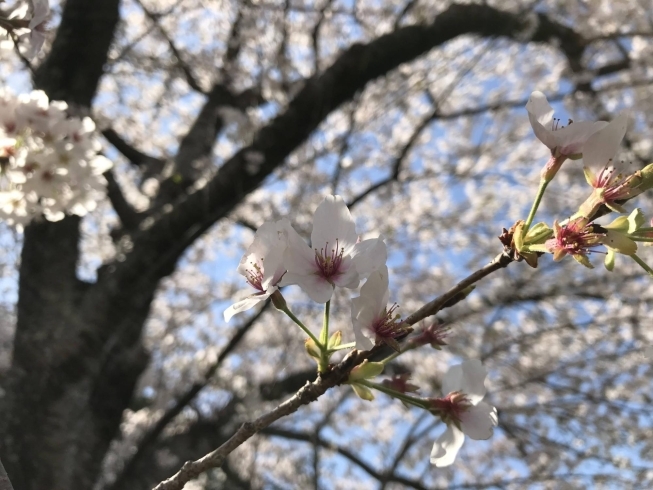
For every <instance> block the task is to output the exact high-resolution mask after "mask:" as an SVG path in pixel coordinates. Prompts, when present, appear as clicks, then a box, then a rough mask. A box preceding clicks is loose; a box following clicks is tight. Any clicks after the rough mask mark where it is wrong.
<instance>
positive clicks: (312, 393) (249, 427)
mask: <svg viewBox="0 0 653 490" xmlns="http://www.w3.org/2000/svg"><path fill="white" fill-rule="evenodd" d="M374 351H375V349H372V350H370V351H366V352H361V351H352V352H350V353H349V354H348V355H347V356H346V357H345V358H344V359H343V360H342V361H341V362H340V363H339V364H338V365H336V366H335V367H334V368H333V369H332V370H331V371H329V372H327V373H324V374H320V375H318V377H317V379H316V380H315V381H313V382H312V383H306V385H304V387H303V388H301V389H300V390H299V391H298V392H297V393H296V394H295V395H294V396H293V397H292V398H290V399H288V400H286V401H285V402H283V403H282V404H280V405H279V406H277V407H276V408H275V409H274V410H272V411H270V412H268V413H266V414H264V415H261V416H260V417H259V418H257V419H256V420H254V421H253V422H245V423H244V424H243V425H242V426H241V427H240V429H238V430H237V431H236V433H235V434H234V435H233V436H231V437H230V438H229V440H227V442H225V443H224V444H223V445H222V446H220V447H219V448H217V449H216V450H215V451H213V452H210V453H209V454H207V455H206V456H204V457H203V458H201V459H198V460H197V461H187V462H186V463H185V464H184V466H183V467H182V468H181V470H179V471H178V472H177V473H176V474H175V475H174V476H172V477H171V478H169V479H167V480H165V481H163V482H161V483H159V484H158V485H157V486H156V487H155V489H154V490H182V489H183V488H184V485H185V484H186V483H188V482H189V481H190V480H192V479H193V478H196V477H198V476H199V475H200V474H202V473H203V472H205V471H207V470H209V469H212V468H218V467H220V466H221V465H222V464H223V463H224V461H225V459H226V457H227V456H229V454H231V453H232V452H233V451H234V450H235V449H236V448H238V447H239V446H240V445H241V444H243V443H244V442H245V441H247V440H248V439H250V438H251V437H252V436H253V435H254V434H256V433H257V432H259V431H261V430H263V429H265V428H266V427H268V426H270V425H271V424H272V423H273V422H276V421H277V420H279V419H280V418H282V417H285V416H287V415H290V414H291V413H294V412H296V411H297V410H298V409H299V408H300V407H301V406H303V405H308V404H309V403H311V402H314V401H315V400H317V399H318V398H319V397H320V396H322V395H323V394H324V393H326V391H327V390H328V389H329V388H333V387H334V386H337V385H340V384H342V383H344V382H345V381H346V380H347V377H348V376H349V372H350V371H351V369H352V368H353V367H354V366H356V365H358V364H360V363H361V362H363V360H364V359H366V358H367V356H368V355H370V354H371V353H373V352H374Z"/></svg>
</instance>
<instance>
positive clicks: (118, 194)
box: [104, 170, 141, 230]
mask: <svg viewBox="0 0 653 490" xmlns="http://www.w3.org/2000/svg"><path fill="white" fill-rule="evenodd" d="M104 178H105V179H107V196H108V197H109V200H110V201H111V205H112V206H113V209H114V211H115V212H116V214H117V215H118V218H120V222H121V223H122V226H123V228H125V229H126V230H135V229H136V228H137V227H138V224H139V223H140V221H141V220H140V218H139V215H138V213H137V212H136V210H135V209H134V208H133V207H132V205H131V204H129V203H128V202H127V199H125V196H124V194H123V193H122V189H121V188H120V185H119V184H118V182H117V181H116V177H115V175H114V174H113V170H108V171H106V172H104Z"/></svg>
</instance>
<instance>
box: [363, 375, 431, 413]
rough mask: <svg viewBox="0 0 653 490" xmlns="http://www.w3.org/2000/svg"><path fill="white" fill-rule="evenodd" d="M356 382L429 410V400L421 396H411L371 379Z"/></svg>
mask: <svg viewBox="0 0 653 490" xmlns="http://www.w3.org/2000/svg"><path fill="white" fill-rule="evenodd" d="M356 383H358V384H360V385H363V386H367V387H368V388H372V389H374V390H377V391H380V392H381V393H385V394H386V395H388V396H391V397H392V398H396V399H397V400H401V401H402V402H406V403H408V404H409V405H413V406H415V407H419V408H423V409H424V410H428V409H429V406H428V402H427V401H426V400H423V399H421V398H417V397H415V396H410V395H406V394H405V393H401V392H399V391H395V390H393V389H392V388H388V387H387V386H383V385H382V384H379V383H373V382H371V381H367V380H365V379H361V380H359V381H356Z"/></svg>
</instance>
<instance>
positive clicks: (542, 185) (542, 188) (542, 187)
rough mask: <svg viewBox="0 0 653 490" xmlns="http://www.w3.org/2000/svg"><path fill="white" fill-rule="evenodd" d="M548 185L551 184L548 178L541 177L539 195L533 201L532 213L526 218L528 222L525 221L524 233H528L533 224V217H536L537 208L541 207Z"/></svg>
mask: <svg viewBox="0 0 653 490" xmlns="http://www.w3.org/2000/svg"><path fill="white" fill-rule="evenodd" d="M547 185H549V181H548V180H544V179H540V188H539V189H538V190H537V195H536V196H535V200H534V201H533V206H531V211H530V213H528V218H526V223H524V228H523V233H524V235H526V233H527V232H528V229H529V228H530V226H531V223H533V219H535V213H537V208H539V207H540V202H541V201H542V196H544V191H545V190H546V186H547Z"/></svg>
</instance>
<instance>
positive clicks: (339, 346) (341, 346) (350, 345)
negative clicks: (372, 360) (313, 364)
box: [329, 342, 356, 352]
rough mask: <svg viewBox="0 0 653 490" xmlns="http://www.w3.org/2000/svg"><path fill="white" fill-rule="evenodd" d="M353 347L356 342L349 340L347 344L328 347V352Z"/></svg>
mask: <svg viewBox="0 0 653 490" xmlns="http://www.w3.org/2000/svg"><path fill="white" fill-rule="evenodd" d="M354 347H356V342H349V343H348V344H340V345H338V346H336V347H332V348H330V349H329V352H335V351H337V350H342V349H353V348H354Z"/></svg>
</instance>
